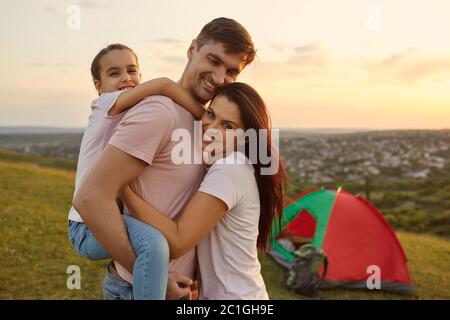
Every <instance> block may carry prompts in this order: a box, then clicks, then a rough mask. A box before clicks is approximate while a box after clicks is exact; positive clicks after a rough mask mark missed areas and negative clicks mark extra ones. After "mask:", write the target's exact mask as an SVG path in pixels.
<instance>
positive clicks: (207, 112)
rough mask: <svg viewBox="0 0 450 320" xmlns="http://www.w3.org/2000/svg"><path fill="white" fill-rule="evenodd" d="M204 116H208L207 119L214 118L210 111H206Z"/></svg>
mask: <svg viewBox="0 0 450 320" xmlns="http://www.w3.org/2000/svg"><path fill="white" fill-rule="evenodd" d="M206 114H207V115H208V118H214V113H213V112H212V111H209V110H207V111H206Z"/></svg>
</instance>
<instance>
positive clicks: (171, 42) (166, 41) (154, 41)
mask: <svg viewBox="0 0 450 320" xmlns="http://www.w3.org/2000/svg"><path fill="white" fill-rule="evenodd" d="M150 43H151V44H166V45H174V44H175V45H182V44H184V41H183V40H180V39H177V38H169V37H168V38H156V39H152V40H150Z"/></svg>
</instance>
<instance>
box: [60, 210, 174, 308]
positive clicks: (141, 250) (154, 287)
mask: <svg viewBox="0 0 450 320" xmlns="http://www.w3.org/2000/svg"><path fill="white" fill-rule="evenodd" d="M122 217H123V220H124V223H125V226H126V228H127V231H128V237H129V239H130V242H131V245H132V247H133V249H134V252H135V255H136V262H135V263H134V268H133V286H131V284H129V283H128V282H127V281H125V280H123V279H122V278H121V277H119V276H115V275H112V274H110V273H109V272H108V273H107V275H106V277H105V280H104V283H103V287H104V288H103V289H104V298H105V299H115V298H119V299H136V300H163V299H165V296H166V289H167V274H168V265H169V246H168V244H167V240H166V238H165V237H164V236H163V235H162V234H161V232H159V230H157V229H155V228H153V227H152V226H150V225H148V224H146V223H144V222H142V221H139V220H137V219H134V218H133V217H130V216H128V215H122ZM69 239H70V241H71V243H72V247H73V248H74V249H75V251H77V252H78V253H79V254H80V255H81V256H83V257H87V258H89V259H91V260H100V259H108V258H111V255H110V254H109V253H108V252H106V250H105V249H103V247H102V246H101V245H100V243H99V242H98V241H97V240H96V239H95V237H94V235H93V234H92V232H91V231H90V230H89V229H88V227H87V225H86V224H85V223H82V222H76V221H70V220H69ZM112 280H114V281H112ZM125 291H126V292H125Z"/></svg>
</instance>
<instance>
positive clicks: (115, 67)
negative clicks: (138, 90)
mask: <svg viewBox="0 0 450 320" xmlns="http://www.w3.org/2000/svg"><path fill="white" fill-rule="evenodd" d="M140 82H141V74H140V73H139V65H138V63H137V60H136V56H135V55H134V53H133V52H131V51H130V50H127V49H121V50H120V49H116V50H112V51H110V52H108V53H107V54H105V55H104V56H103V57H102V58H101V60H100V80H98V79H94V85H95V88H96V89H97V91H98V93H99V94H102V93H104V92H113V91H117V90H131V89H133V88H134V87H135V86H136V85H138V84H139V83H140Z"/></svg>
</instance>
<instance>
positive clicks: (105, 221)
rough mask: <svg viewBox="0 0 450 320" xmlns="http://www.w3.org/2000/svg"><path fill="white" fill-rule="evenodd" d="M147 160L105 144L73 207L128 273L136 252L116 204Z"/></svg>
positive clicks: (131, 269) (131, 270)
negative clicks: (117, 197)
mask: <svg viewBox="0 0 450 320" xmlns="http://www.w3.org/2000/svg"><path fill="white" fill-rule="evenodd" d="M146 166H147V163H145V162H144V161H142V160H139V159H137V158H135V157H133V156H130V155H129V154H127V153H125V152H123V151H121V150H119V149H117V148H115V147H113V146H111V145H108V146H107V147H106V148H105V150H104V151H103V153H102V155H101V156H100V158H99V159H98V160H97V162H96V163H95V165H94V166H93V167H92V168H91V170H90V171H89V174H88V175H87V177H86V178H85V179H84V181H83V183H82V184H81V186H80V188H79V190H78V191H77V193H76V195H75V197H74V200H73V206H74V208H75V209H76V210H77V211H78V213H79V214H80V216H81V217H82V218H83V220H84V221H85V222H86V224H87V226H88V227H89V229H90V230H91V231H92V233H93V234H94V236H95V238H96V239H97V241H98V242H100V244H101V245H102V246H103V247H104V248H105V250H106V251H107V252H108V253H109V254H111V256H112V257H113V258H114V259H115V260H117V261H118V262H119V263H120V264H121V265H122V266H123V267H124V268H126V269H127V270H128V271H129V272H130V273H132V272H133V266H134V261H135V255H134V251H133V248H132V246H131V243H130V240H129V239H128V234H127V230H126V227H125V224H124V222H123V220H122V216H121V213H120V211H119V208H118V206H117V203H116V196H117V194H118V192H119V190H120V189H121V187H123V186H125V185H127V184H128V183H130V182H132V181H133V180H135V179H136V178H137V177H138V176H139V174H140V173H141V172H142V171H143V170H144V169H145V167H146Z"/></svg>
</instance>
